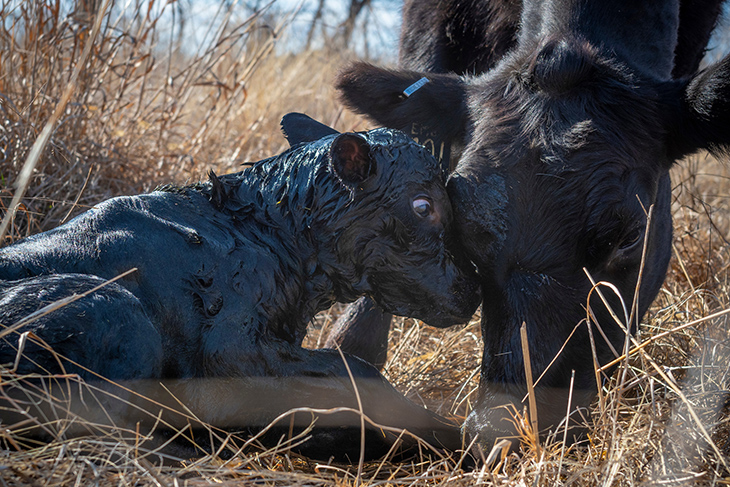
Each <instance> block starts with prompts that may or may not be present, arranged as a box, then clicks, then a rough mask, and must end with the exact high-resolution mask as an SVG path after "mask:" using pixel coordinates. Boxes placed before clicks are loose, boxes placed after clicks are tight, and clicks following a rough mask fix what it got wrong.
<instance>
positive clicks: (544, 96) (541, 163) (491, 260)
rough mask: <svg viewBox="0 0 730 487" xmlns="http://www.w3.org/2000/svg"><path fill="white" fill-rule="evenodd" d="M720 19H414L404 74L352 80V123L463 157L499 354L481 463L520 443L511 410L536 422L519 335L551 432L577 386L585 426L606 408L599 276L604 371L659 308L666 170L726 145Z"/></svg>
mask: <svg viewBox="0 0 730 487" xmlns="http://www.w3.org/2000/svg"><path fill="white" fill-rule="evenodd" d="M720 3H721V2H719V1H691V0H684V1H682V2H681V4H680V2H679V1H677V0H675V1H661V2H660V1H655V2H640V1H635V0H609V1H600V0H596V1H590V0H525V1H524V2H522V4H520V2H515V1H507V0H501V1H498V0H495V1H483V2H478V1H474V0H463V1H457V0H447V1H435V0H433V1H410V2H406V5H405V8H404V24H403V32H402V37H401V59H400V63H401V65H402V67H403V68H404V69H399V70H388V69H381V68H377V67H374V66H371V65H368V64H364V63H360V64H355V65H353V66H351V67H349V68H348V69H346V70H344V71H343V72H342V73H341V75H340V76H339V78H338V81H337V87H338V89H339V90H340V92H341V95H342V97H343V100H344V101H345V103H346V104H347V105H349V106H350V107H352V108H353V109H354V110H356V111H359V112H361V113H364V114H367V115H369V116H370V117H371V118H372V119H373V120H375V121H377V122H379V123H381V124H383V125H386V126H389V127H395V128H401V129H407V128H408V127H411V126H415V127H419V132H420V133H426V134H427V135H428V136H429V137H430V138H431V141H436V142H437V144H436V145H437V146H445V147H449V146H450V147H451V164H452V167H455V169H454V170H453V173H452V174H451V176H450V178H449V180H448V182H447V188H448V191H449V195H450V197H451V198H452V204H453V207H454V213H455V221H456V225H457V232H458V233H459V234H460V237H461V241H462V243H463V244H464V246H465V247H466V249H467V253H468V257H469V258H470V259H472V261H473V262H474V263H475V264H476V265H477V267H478V271H479V275H480V279H481V282H482V296H483V303H482V334H483V338H484V344H485V349H484V355H483V359H482V366H481V382H480V388H479V396H478V399H477V402H476V405H475V409H474V411H473V412H472V413H471V414H470V416H469V418H468V419H467V422H466V424H465V431H466V433H467V434H468V435H469V437H471V438H478V442H479V443H481V444H482V446H484V447H487V448H489V447H491V446H492V444H493V440H494V439H495V438H497V437H501V436H511V435H513V434H514V428H513V426H512V424H511V423H510V422H508V421H506V420H505V417H506V415H507V413H506V410H505V409H504V408H499V407H498V406H500V405H502V404H505V403H507V404H509V403H512V404H514V405H517V406H518V409H519V410H521V409H522V407H521V406H520V404H521V403H522V401H523V397H524V396H525V394H526V387H525V370H524V366H523V358H522V350H521V346H520V331H519V330H520V327H521V325H522V324H523V323H525V324H526V326H527V332H528V336H529V340H530V347H531V354H532V355H531V361H532V368H533V376H534V377H538V376H542V378H541V379H540V381H539V384H538V386H537V389H536V396H537V402H538V418H539V424H540V426H541V427H542V428H543V430H547V429H550V428H553V427H555V426H556V425H558V423H559V422H560V421H561V419H562V418H563V417H565V413H566V410H567V398H568V386H569V383H570V377H571V370H574V371H575V389H576V390H575V391H574V394H573V403H572V404H573V405H574V408H577V407H581V406H586V405H587V404H588V403H589V402H590V400H591V398H592V397H594V395H595V392H596V377H595V375H594V368H593V359H592V353H591V345H590V343H589V327H588V326H587V325H586V321H585V319H586V316H587V312H586V299H587V297H588V295H589V292H590V290H591V286H592V285H591V281H590V279H589V277H588V275H590V276H591V277H592V279H593V280H594V281H596V282H597V281H608V282H610V283H612V284H614V285H615V286H616V287H617V288H618V290H619V291H620V293H621V295H622V297H623V302H624V303H625V305H626V309H627V312H626V314H624V311H623V310H622V306H621V304H620V302H619V300H618V299H617V298H616V296H615V295H614V293H613V292H611V291H610V290H608V289H604V290H603V293H604V295H605V296H606V298H607V299H608V301H609V302H610V306H611V307H612V308H613V310H614V311H615V312H616V314H617V315H618V316H619V318H620V321H621V322H623V323H624V325H622V326H619V325H618V324H617V323H616V322H615V321H614V319H613V318H612V317H611V316H610V314H609V312H608V310H607V309H606V307H605V306H604V305H603V304H602V303H601V301H600V299H599V297H598V295H597V293H593V295H592V298H591V300H590V313H591V320H590V323H591V325H590V326H591V327H592V329H593V335H594V337H595V339H596V349H597V350H596V353H597V358H598V361H599V362H600V363H601V364H604V363H607V362H609V361H610V360H611V359H613V358H614V357H615V356H616V354H617V353H620V352H621V350H622V348H623V346H624V345H623V344H624V342H625V340H626V334H625V329H626V328H629V329H630V330H631V331H634V330H635V328H636V326H637V323H638V321H639V320H640V318H641V317H642V315H643V314H644V313H645V311H646V310H647V308H648V307H649V305H650V304H651V302H652V300H653V299H654V297H655V296H656V295H657V293H658V291H659V288H660V286H661V285H662V282H663V279H664V277H665V274H666V269H667V264H668V261H669V257H670V246H671V238H672V222H671V215H670V191H671V184H670V180H669V169H670V168H671V166H672V164H674V162H675V161H677V160H678V159H681V158H682V157H684V156H685V155H687V154H690V153H692V152H694V151H696V150H698V149H710V150H713V151H715V152H722V151H724V150H725V149H726V148H727V146H728V143H730V57H728V58H725V59H723V60H722V61H720V62H719V63H717V64H715V65H713V66H710V67H709V68H707V69H706V70H704V71H701V72H697V69H698V65H699V62H700V60H701V58H702V56H703V54H704V49H705V46H706V44H707V41H708V38H709V36H710V32H711V31H712V29H713V27H714V25H715V22H716V19H717V16H718V13H719V11H720V8H721V5H720ZM450 71H451V72H454V73H455V74H448V73H447V72H450ZM422 78H426V79H427V80H428V81H427V82H426V80H424V81H421V83H418V84H416V83H417V82H418V80H421V79H422ZM424 83H425V84H424ZM419 86H421V87H420V88H419V89H416V88H418V87H419ZM649 214H651V219H650V218H649ZM642 268H643V272H640V270H641V269H642ZM637 288H638V290H639V291H638V293H635V290H636V289H637ZM359 306H361V307H362V308H363V309H368V305H367V304H363V303H360V304H359ZM627 315H629V316H627ZM354 323H355V324H351V325H350V326H351V327H352V328H353V329H356V330H358V329H362V328H363V327H364V325H363V324H357V319H354ZM596 323H598V324H600V329H599V328H598V327H597V326H596ZM626 323H628V324H626ZM378 326H380V327H384V326H385V325H384V324H383V323H382V322H381V324H380V325H378ZM576 327H577V328H576ZM574 328H575V333H574V334H573V335H572V336H571V333H572V332H573V330H574ZM569 336H570V339H569V341H568V342H567V345H566V346H565V349H564V350H563V351H562V352H561V353H559V352H560V350H561V347H563V345H564V343H565V342H566V340H568V337H569ZM346 338H347V335H346V331H345V332H342V333H341V334H340V335H337V336H334V337H333V338H332V340H331V342H337V341H339V342H341V343H344V344H347V343H348V341H347V340H346ZM351 348H354V347H351ZM369 353H370V357H368V358H373V357H375V353H374V352H372V351H370V352H369ZM558 354H559V356H558ZM556 356H557V358H556ZM553 360H554V362H553ZM551 362H552V363H551ZM548 366H549V368H548Z"/></svg>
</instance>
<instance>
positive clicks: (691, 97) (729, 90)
mask: <svg viewBox="0 0 730 487" xmlns="http://www.w3.org/2000/svg"><path fill="white" fill-rule="evenodd" d="M682 87H683V88H684V92H683V95H682V98H681V99H682V104H681V108H680V109H679V112H680V114H679V117H678V118H679V120H678V121H677V123H673V124H672V125H673V127H672V128H671V129H670V131H669V139H668V140H669V143H668V147H669V155H670V156H671V157H672V158H673V159H675V160H676V159H679V158H681V157H683V156H685V155H688V154H691V153H692V152H695V151H696V150H699V149H708V150H710V151H711V152H713V153H715V154H722V153H728V152H730V56H727V57H726V58H724V59H723V60H722V61H720V62H718V63H716V64H714V65H712V66H710V67H709V68H707V69H705V70H703V71H701V72H699V73H698V74H697V75H695V76H694V77H693V78H692V79H690V80H689V82H686V83H683V86H682Z"/></svg>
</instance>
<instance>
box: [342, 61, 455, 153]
mask: <svg viewBox="0 0 730 487" xmlns="http://www.w3.org/2000/svg"><path fill="white" fill-rule="evenodd" d="M335 87H336V88H337V90H338V91H339V94H340V99H341V101H342V102H343V103H344V104H345V105H346V106H347V107H348V108H350V109H352V110H353V111H355V112H358V113H361V114H363V115H367V116H368V117H370V118H371V119H372V120H374V121H375V122H377V123H379V124H381V125H384V126H386V127H390V128H394V129H398V130H404V131H406V132H407V131H408V130H407V129H408V128H409V127H411V126H412V125H413V124H418V125H420V126H421V127H422V128H423V129H425V130H427V131H430V132H432V133H433V134H434V135H436V136H437V137H438V138H439V139H440V140H445V141H447V142H449V143H450V142H453V141H454V139H456V138H457V137H461V136H462V135H463V132H464V126H465V121H466V116H467V106H466V83H465V81H464V80H463V79H462V78H460V77H459V76H457V75H450V74H435V73H420V72H417V71H403V70H390V69H384V68H379V67H376V66H373V65H371V64H368V63H363V62H359V63H355V64H352V65H350V66H349V67H347V68H345V69H344V70H342V71H341V72H340V73H339V74H338V76H337V79H336V80H335Z"/></svg>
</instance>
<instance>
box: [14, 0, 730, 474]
mask: <svg viewBox="0 0 730 487" xmlns="http://www.w3.org/2000/svg"><path fill="white" fill-rule="evenodd" d="M102 3H103V2H78V6H77V8H76V10H74V11H71V12H64V9H66V8H68V5H67V4H66V3H63V2H60V0H56V1H54V0H46V1H45V2H43V1H42V0H32V1H28V2H10V3H7V2H3V3H2V4H0V6H1V7H0V18H2V19H3V21H2V23H0V122H1V123H2V127H0V204H1V205H2V212H1V213H2V216H3V217H4V216H5V215H6V213H7V209H8V206H9V205H10V202H11V199H12V197H13V196H14V195H15V194H18V193H17V192H18V189H17V187H16V186H15V184H16V181H17V180H18V178H19V174H20V172H21V169H22V168H23V166H24V164H25V163H26V161H27V159H28V155H29V151H30V147H31V146H32V144H33V143H34V142H35V141H36V139H37V137H38V135H39V134H40V133H41V131H42V129H43V127H44V126H45V124H46V123H47V121H48V120H50V119H51V117H52V113H53V112H54V110H56V107H57V106H58V104H59V102H60V101H61V98H62V95H63V92H64V90H65V89H66V87H67V85H68V83H69V80H70V79H71V78H72V73H73V70H74V68H75V67H76V66H77V65H78V63H79V62H80V60H81V58H82V54H83V49H84V47H85V46H86V44H87V42H88V41H89V39H90V35H91V26H92V22H93V21H94V19H95V18H96V15H98V14H99V12H101V11H102V10H103V6H102V5H101V4H102ZM173 7H175V8H176V4H174V3H173V4H167V3H165V2H157V1H154V0H153V1H152V2H150V3H149V4H148V3H146V2H145V3H142V2H139V3H137V4H134V5H132V6H130V7H128V8H127V9H126V10H124V9H123V4H114V5H112V6H111V7H109V9H108V10H107V12H106V15H107V16H106V17H105V18H104V19H105V20H104V22H103V23H101V30H100V32H99V34H98V36H97V37H96V39H95V42H94V44H93V49H92V50H91V52H90V55H89V58H88V60H87V61H86V62H84V63H82V65H80V66H79V67H80V69H79V77H78V80H77V81H76V83H75V86H74V91H73V95H72V97H71V99H70V101H69V102H68V104H67V105H66V106H65V108H64V110H63V111H62V112H61V114H60V115H61V116H60V118H59V120H58V122H57V123H56V124H55V126H54V130H53V132H52V134H51V138H50V141H49V143H48V144H47V146H46V147H45V150H44V151H43V152H42V155H41V158H40V160H39V161H38V163H37V165H36V166H35V168H34V170H33V172H32V174H31V178H30V183H29V185H28V188H27V191H26V192H25V194H24V197H23V198H22V200H21V201H22V203H21V205H20V206H19V207H18V209H17V213H16V214H15V215H14V216H13V218H12V219H11V220H10V221H11V222H12V223H11V225H10V227H9V228H8V231H7V232H6V234H5V235H3V239H4V243H9V242H12V241H14V240H16V239H19V238H22V237H24V236H26V235H29V234H32V233H35V232H38V231H43V230H47V229H49V228H52V227H53V226H55V225H57V224H58V223H60V222H62V221H65V220H67V219H68V218H69V217H71V216H73V215H75V214H78V213H79V212H80V211H83V210H84V209H85V208H88V207H89V206H90V205H93V204H94V203H95V202H98V201H100V200H103V199H105V198H109V197H111V196H114V195H119V194H129V193H135V192H141V191H146V190H150V189H152V188H154V187H155V186H157V185H158V184H163V183H168V182H178V183H182V182H185V181H188V180H196V179H199V178H201V177H202V176H203V175H204V174H205V173H206V172H207V171H208V170H209V169H214V170H215V171H216V172H218V173H225V172H232V171H236V170H238V167H239V165H240V163H242V162H245V161H250V160H258V159H261V158H262V157H265V156H267V155H271V154H274V153H276V152H279V151H281V150H282V149H283V148H284V147H285V146H286V144H285V141H284V139H283V137H282V136H281V135H280V133H279V130H278V121H279V119H280V118H281V116H282V115H283V114H285V113H287V112H288V111H301V112H306V113H308V114H310V115H311V116H313V117H315V118H318V119H320V120H322V121H324V122H327V123H330V124H333V125H334V126H335V127H336V128H338V129H340V130H344V129H352V128H364V127H366V124H365V123H364V122H363V121H362V120H359V119H357V118H355V117H354V116H352V115H350V114H348V113H346V112H343V110H342V108H341V107H340V106H338V104H337V103H336V102H335V101H334V100H335V97H334V94H333V92H332V88H331V79H332V77H333V75H334V73H335V71H336V70H337V68H338V66H339V65H340V64H341V63H342V62H343V59H344V58H345V57H347V54H343V53H337V52H322V51H318V52H310V51H306V52H301V53H298V54H288V53H281V52H278V51H277V49H276V41H277V36H278V34H279V33H280V32H281V31H282V29H285V28H286V24H287V22H288V21H289V20H290V19H288V18H284V17H279V18H274V19H272V18H271V17H270V16H267V15H266V13H265V12H264V13H258V14H250V15H249V14H248V13H247V14H246V15H242V14H241V12H237V11H234V10H230V11H226V10H225V9H222V10H221V13H220V15H221V19H224V18H226V17H228V22H227V23H224V24H223V25H222V26H221V27H220V29H218V30H217V31H216V32H213V33H211V35H210V37H209V41H208V42H206V43H205V44H204V45H202V46H200V47H197V46H195V49H189V48H187V49H186V50H181V49H180V43H179V42H178V40H177V39H176V38H175V36H174V35H172V36H169V39H167V38H166V37H165V36H166V35H167V33H166V32H164V29H162V28H161V27H160V26H161V25H162V24H163V22H164V20H163V19H162V17H161V12H164V13H165V14H166V15H167V14H170V15H171V9H173ZM147 9H149V10H147ZM178 14H179V12H178ZM172 25H175V24H172ZM673 181H674V184H675V189H674V198H675V201H674V219H675V220H674V221H675V241H674V248H675V256H674V258H673V260H672V264H671V269H670V272H669V275H668V277H667V280H666V283H665V286H664V288H663V290H662V292H661V293H660V296H659V298H658V299H657V300H656V302H655V304H654V306H653V307H652V309H651V311H650V313H649V314H648V315H647V316H646V317H644V319H643V321H642V326H641V333H640V335H639V336H637V337H636V340H637V343H639V342H646V346H645V347H643V348H641V349H639V350H637V351H635V352H633V353H631V354H630V357H629V358H628V360H621V361H620V367H619V368H618V370H617V371H616V372H615V373H614V374H613V376H612V377H611V378H610V380H609V381H607V382H606V383H605V384H604V385H603V388H602V391H601V394H600V396H599V398H598V399H597V400H596V401H595V402H594V407H593V410H592V418H593V421H594V423H593V425H592V426H591V429H590V433H589V436H588V440H587V441H586V443H585V444H583V445H580V446H568V447H566V446H564V445H563V443H562V441H561V440H562V435H561V434H560V432H558V434H556V435H555V437H554V438H552V439H551V440H550V441H548V442H547V443H546V444H544V445H542V447H540V448H537V447H536V446H535V445H534V444H533V443H530V442H529V435H527V434H526V436H525V444H524V448H523V452H522V454H521V456H517V455H512V456H509V457H507V458H505V459H504V460H503V461H502V462H500V463H498V464H497V465H494V466H492V467H489V468H488V467H483V468H481V469H477V470H475V471H464V470H462V469H461V464H460V463H459V459H458V458H444V459H434V458H429V459H426V458H424V459H416V460H414V461H413V462H411V463H406V464H390V463H386V462H384V463H382V464H380V463H379V464H371V465H364V466H362V469H361V470H359V469H358V466H357V465H324V464H318V463H315V462H310V461H308V460H306V459H302V458H299V457H297V456H296V455H293V454H291V453H287V452H286V451H285V450H278V451H269V452H261V451H260V450H256V449H255V448H253V447H251V448H249V449H248V450H245V451H243V452H240V451H238V450H237V449H236V448H234V447H232V446H231V445H233V444H235V443H236V442H235V441H233V440H234V439H232V440H231V443H230V444H228V445H227V446H226V447H225V448H224V449H226V450H227V455H217V454H214V455H208V456H205V457H204V458H200V459H191V458H185V457H182V458H179V460H181V462H180V463H177V464H174V466H160V465H159V462H158V460H159V455H156V454H155V453H154V452H152V453H150V452H149V451H146V450H143V449H140V448H139V441H138V440H139V438H135V436H134V434H133V433H134V432H131V433H130V432H113V431H112V432H105V433H106V434H105V435H103V436H98V437H93V438H81V439H65V438H63V437H62V436H60V437H59V438H58V439H57V440H56V441H53V442H52V443H50V444H48V445H41V446H33V445H28V444H26V442H25V441H26V440H24V439H23V438H22V437H21V436H19V435H18V433H19V432H20V431H21V430H22V429H23V428H25V427H26V426H27V425H26V424H14V425H13V424H0V485H51V486H53V485H71V484H76V485H82V484H83V485H85V484H97V485H144V486H146V485H150V486H151V485H165V486H166V485H170V486H172V485H183V484H187V485H209V484H220V483H223V484H234V483H235V484H240V483H243V484H247V483H252V484H253V483H254V482H255V483H256V484H257V485H284V484H286V485H290V484H297V485H300V484H307V485H319V484H322V485H354V484H357V483H362V484H367V485H376V484H381V483H383V484H390V485H439V484H448V485H472V484H475V483H484V484H508V485H512V484H515V485H518V484H519V485H522V484H525V485H527V484H530V485H567V484H579V485H599V484H600V485H604V484H605V485H609V484H610V485H636V484H644V483H654V482H659V481H665V482H666V483H668V484H676V485H684V484H686V483H687V482H692V483H697V484H707V485H717V484H724V483H726V482H727V480H726V479H727V478H728V476H730V457H729V456H728V452H729V451H730V437H729V435H730V433H729V432H730V425H728V421H729V420H728V418H729V416H728V404H727V391H728V390H729V389H730V383H729V382H730V381H729V378H728V370H730V368H729V367H728V364H729V363H730V342H729V341H728V332H729V331H730V320H729V319H728V317H727V315H719V316H715V317H713V313H717V312H721V311H723V310H726V309H728V308H729V307H730V302H729V301H730V282H728V275H729V274H730V271H729V268H730V244H729V242H728V238H730V237H729V236H730V212H729V211H728V203H729V199H730V171H729V170H728V168H727V166H726V165H725V164H723V163H721V162H718V161H716V160H715V159H712V158H710V157H709V156H706V155H699V156H695V157H692V158H691V159H689V160H687V161H684V162H683V163H682V164H681V165H679V166H678V167H677V168H676V169H675V171H674V174H673ZM606 292H607V291H606ZM337 313H338V310H337V309H333V310H331V311H330V312H328V313H323V314H322V315H320V316H318V317H317V319H316V320H315V322H314V323H313V325H312V328H311V333H310V336H309V337H308V342H309V343H308V344H309V345H310V346H316V345H317V344H318V343H321V342H322V340H323V338H322V337H323V336H324V333H326V330H327V327H328V326H329V324H330V323H331V322H332V320H333V319H334V318H335V317H336V316H337ZM3 325H12V324H11V323H4V324H3ZM607 325H608V324H603V326H607ZM0 334H2V332H0ZM630 346H631V347H633V346H634V344H630ZM481 350H482V347H481V343H480V332H479V325H478V320H477V319H476V318H475V319H474V320H473V321H472V322H471V323H470V324H469V325H466V326H463V327H460V328H457V329H449V330H433V329H430V328H428V327H425V326H424V325H423V324H421V323H419V322H417V321H414V320H410V319H400V320H398V321H397V323H396V325H395V328H394V330H393V333H392V335H391V344H390V357H389V362H388V364H387V368H386V373H387V375H388V377H389V379H390V380H391V381H392V382H393V383H394V384H396V385H397V386H398V387H399V388H400V389H401V390H403V391H404V392H405V393H406V394H408V395H409V396H410V397H412V398H414V400H417V401H422V402H423V403H424V404H427V405H429V407H432V408H434V409H435V410H437V411H439V412H440V413H442V414H446V415H453V416H456V417H459V418H463V417H464V416H465V415H466V414H467V413H468V411H469V409H470V407H471V400H472V397H473V393H474V391H475V388H476V386H477V382H478V365H479V360H480V355H481ZM586 366H587V367H591V366H592V365H591V364H586ZM18 379H19V378H18V377H16V376H15V375H14V374H13V373H12V370H11V367H10V366H7V367H5V366H3V368H2V369H0V381H2V382H5V381H11V380H18ZM520 413H522V412H520ZM517 420H520V418H517ZM525 429H526V431H528V430H529V428H527V425H525ZM223 458H227V459H225V460H224V459H223Z"/></svg>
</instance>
